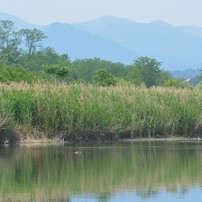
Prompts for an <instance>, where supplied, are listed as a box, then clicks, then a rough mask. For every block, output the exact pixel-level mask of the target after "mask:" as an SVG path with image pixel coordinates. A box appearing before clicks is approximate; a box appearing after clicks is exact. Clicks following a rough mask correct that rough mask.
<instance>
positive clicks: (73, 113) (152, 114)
mask: <svg viewBox="0 0 202 202" xmlns="http://www.w3.org/2000/svg"><path fill="white" fill-rule="evenodd" d="M0 88H1V90H0V121H1V122H2V123H3V121H4V122H5V123H4V124H3V126H1V124H0V126H1V127H0V130H4V132H5V133H6V130H7V131H8V133H12V134H16V136H17V137H18V138H20V139H21V140H23V139H25V138H27V137H29V138H40V137H41V136H43V137H44V136H45V137H47V138H55V137H62V138H65V139H68V140H72V141H83V140H86V141H88V140H112V139H118V138H129V137H132V138H133V137H147V138H150V137H160V136H161V137H167V136H183V137H184V136H186V137H187V136H189V137H196V136H200V135H201V133H202V93H201V90H199V89H197V88H196V89H175V88H162V87H158V88H150V89H148V88H145V87H134V86H130V87H119V86H116V87H96V86H92V85H88V86H87V85H82V84H79V85H78V84H71V85H65V84H34V85H27V84H25V83H21V84H17V83H11V84H10V85H6V84H1V86H0ZM5 128H6V129H5ZM8 135H9V134H8ZM4 139H5V137H4Z"/></svg>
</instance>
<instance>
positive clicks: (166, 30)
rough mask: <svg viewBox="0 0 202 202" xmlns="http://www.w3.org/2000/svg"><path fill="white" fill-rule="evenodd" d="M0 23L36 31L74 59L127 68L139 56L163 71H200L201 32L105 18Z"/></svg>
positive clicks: (201, 54) (8, 17)
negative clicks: (41, 23)
mask: <svg viewBox="0 0 202 202" xmlns="http://www.w3.org/2000/svg"><path fill="white" fill-rule="evenodd" d="M0 19H9V20H12V21H14V22H15V25H16V27H17V28H35V27H36V28H38V29H41V30H42V31H43V32H44V33H45V34H46V35H47V36H48V38H47V39H46V40H45V41H44V45H45V46H50V47H53V48H54V49H55V50H56V51H57V52H58V53H68V55H69V56H70V58H71V59H72V60H74V59H76V58H94V57H99V58H101V59H105V60H110V61H113V62H122V63H125V64H131V63H132V62H133V61H134V60H135V59H136V58H137V57H139V56H148V57H152V58H156V59H157V60H158V61H160V62H162V68H163V69H166V70H185V69H188V68H192V69H197V68H201V67H202V28H201V27H194V26H177V27H176V26H172V25H170V24H168V23H165V22H162V21H154V22H151V23H144V24H140V23H136V22H133V21H130V20H127V19H122V18H117V17H111V16H105V17H102V18H99V19H97V20H93V21H89V22H84V23H75V24H62V23H58V22H56V23H53V24H50V25H47V26H39V25H34V24H30V23H27V22H25V21H23V20H21V19H19V18H17V17H15V16H11V15H8V14H5V13H1V12H0Z"/></svg>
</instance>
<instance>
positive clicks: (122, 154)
mask: <svg viewBox="0 0 202 202" xmlns="http://www.w3.org/2000/svg"><path fill="white" fill-rule="evenodd" d="M0 183H1V184H0V201H5V202H7V201H29V202H32V201H33V202H34V201H41V202H42V201H53V202H55V201H60V202H64V201H66V202H84V201H86V202H122V201H124V202H128V201H139V202H140V201H142V202H145V201H149V202H150V201H156V202H158V201H159V202H160V201H161V202H162V201H164V202H165V201H183V202H184V201H185V202H186V201H194V202H196V201H201V200H202V142H200V141H196V142H162V141H157V142H133V143H132V142H128V143H119V144H108V145H76V146H72V145H71V146H70V145H64V146H63V145H61V146H46V147H45V146H43V147H39V146H37V147H36V146H35V147H26V146H18V147H1V148H0Z"/></svg>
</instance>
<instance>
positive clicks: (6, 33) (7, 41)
mask: <svg viewBox="0 0 202 202" xmlns="http://www.w3.org/2000/svg"><path fill="white" fill-rule="evenodd" d="M21 42H22V36H21V33H20V32H19V31H16V29H15V27H14V22H12V21H10V20H0V61H1V63H6V64H15V63H16V62H17V60H18V59H19V56H20V54H21V51H20V48H19V46H20V44H21Z"/></svg>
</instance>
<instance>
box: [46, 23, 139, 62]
mask: <svg viewBox="0 0 202 202" xmlns="http://www.w3.org/2000/svg"><path fill="white" fill-rule="evenodd" d="M43 30H44V32H45V34H46V35H47V36H48V38H47V39H46V40H45V45H47V46H51V47H53V48H54V49H55V50H56V51H57V52H59V53H68V54H69V56H70V58H71V59H76V58H94V57H99V58H102V59H105V60H111V61H115V62H122V63H131V62H132V61H133V60H134V59H136V58H137V56H138V55H137V54H136V53H135V52H134V51H130V50H128V49H127V48H123V47H121V46H120V45H119V44H117V43H115V42H113V41H111V40H109V39H105V38H103V37H101V36H100V35H98V34H92V33H89V32H86V31H84V30H78V29H76V28H74V27H73V26H72V25H70V24H61V23H53V24H51V25H49V26H47V27H45V28H43Z"/></svg>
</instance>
